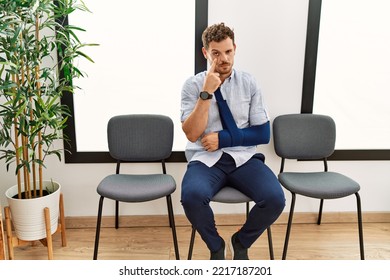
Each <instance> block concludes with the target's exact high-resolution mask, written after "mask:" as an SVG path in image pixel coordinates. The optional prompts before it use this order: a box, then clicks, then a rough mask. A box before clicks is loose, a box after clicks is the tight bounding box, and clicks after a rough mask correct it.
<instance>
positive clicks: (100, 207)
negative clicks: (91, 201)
mask: <svg viewBox="0 0 390 280" xmlns="http://www.w3.org/2000/svg"><path fill="white" fill-rule="evenodd" d="M103 200H104V197H103V196H101V197H100V200H99V209H98V216H97V223H96V235H95V248H94V251H93V259H94V260H97V255H98V250H99V238H100V226H101V223H102V210H103Z"/></svg>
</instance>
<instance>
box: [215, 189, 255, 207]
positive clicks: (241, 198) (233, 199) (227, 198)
mask: <svg viewBox="0 0 390 280" xmlns="http://www.w3.org/2000/svg"><path fill="white" fill-rule="evenodd" d="M211 201H214V202H222V203H242V202H249V201H252V199H250V198H249V197H247V196H246V195H245V194H243V193H242V192H240V191H238V190H236V189H234V188H232V187H223V188H222V189H221V190H220V191H219V192H218V193H217V194H216V195H214V197H213V198H212V199H211Z"/></svg>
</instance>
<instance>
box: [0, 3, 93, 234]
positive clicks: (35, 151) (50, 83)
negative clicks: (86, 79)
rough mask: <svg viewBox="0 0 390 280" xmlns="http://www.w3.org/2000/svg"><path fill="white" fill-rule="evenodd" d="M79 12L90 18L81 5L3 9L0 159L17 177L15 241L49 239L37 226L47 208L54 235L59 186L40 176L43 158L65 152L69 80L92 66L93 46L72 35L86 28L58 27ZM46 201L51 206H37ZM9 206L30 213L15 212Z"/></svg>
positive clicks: (11, 193)
mask: <svg viewBox="0 0 390 280" xmlns="http://www.w3.org/2000/svg"><path fill="white" fill-rule="evenodd" d="M77 10H82V11H88V10H87V8H86V6H85V5H84V3H83V2H82V1H81V0H57V1H53V0H2V1H1V2H0V79H1V80H0V160H2V161H5V165H6V168H7V170H8V171H9V170H10V169H11V167H12V170H13V172H14V173H15V178H16V184H15V186H13V187H11V188H10V189H8V190H7V191H6V195H7V199H8V203H9V207H10V210H11V216H12V223H13V225H14V228H15V232H16V235H17V237H18V238H19V239H20V240H29V241H31V240H40V239H42V238H45V237H46V236H47V233H46V231H45V228H43V229H41V228H40V229H38V228H37V226H36V225H35V220H37V222H38V223H42V222H43V223H44V222H45V221H44V215H43V209H44V208H45V207H48V208H49V209H50V217H51V220H52V226H51V234H52V233H54V232H55V231H56V230H57V222H58V209H59V206H58V202H59V193H60V189H61V187H60V184H59V183H57V182H54V181H52V180H50V179H49V178H46V177H45V175H44V169H45V168H46V166H45V160H46V159H47V157H48V156H50V155H55V156H57V157H58V159H59V160H61V153H62V148H57V147H56V145H55V144H56V142H57V141H58V140H62V139H65V138H66V136H65V135H63V133H62V130H63V128H64V127H65V123H66V119H67V117H68V108H67V107H66V106H65V105H63V104H61V102H60V101H61V97H62V95H63V94H64V93H65V92H71V93H72V92H73V90H74V88H75V86H74V85H73V84H72V80H73V78H75V77H80V76H83V73H82V71H81V70H80V69H78V68H77V67H76V66H75V64H74V61H75V59H78V58H79V57H84V58H87V59H88V60H91V59H90V58H89V57H88V56H87V55H85V54H84V53H83V52H82V48H83V47H85V46H88V45H90V44H84V43H82V42H80V41H79V39H78V37H77V35H76V33H77V32H78V31H83V29H81V28H79V27H76V26H71V25H62V24H61V22H60V21H61V20H62V19H64V18H66V17H67V16H68V15H69V14H71V13H73V12H75V11H77ZM57 53H58V54H59V55H58V59H57V58H56V54H57ZM91 61H92V60H91ZM61 70H62V71H61ZM60 71H61V72H62V73H64V75H59V72H60ZM51 196H53V197H54V202H44V203H43V204H42V205H41V204H40V203H39V202H40V201H43V200H44V199H46V198H49V197H51ZM14 203H17V204H30V206H31V207H33V209H24V210H18V209H16V208H13V207H14V206H13V204H14ZM15 207H16V206H15ZM34 210H36V211H37V212H38V214H39V217H37V218H31V217H29V218H28V221H27V222H18V221H16V220H17V219H18V218H17V214H18V213H20V214H21V216H26V215H27V214H29V213H33V212H34ZM56 217H57V218H56ZM38 220H39V221H38ZM24 229H26V230H27V232H26V233H23V232H22V230H24Z"/></svg>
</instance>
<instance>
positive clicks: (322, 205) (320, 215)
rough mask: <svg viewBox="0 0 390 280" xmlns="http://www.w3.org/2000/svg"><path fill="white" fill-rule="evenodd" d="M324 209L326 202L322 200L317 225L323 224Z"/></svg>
mask: <svg viewBox="0 0 390 280" xmlns="http://www.w3.org/2000/svg"><path fill="white" fill-rule="evenodd" d="M323 207H324V200H323V199H321V202H320V210H319V211H318V219H317V225H320V224H321V219H322V208H323Z"/></svg>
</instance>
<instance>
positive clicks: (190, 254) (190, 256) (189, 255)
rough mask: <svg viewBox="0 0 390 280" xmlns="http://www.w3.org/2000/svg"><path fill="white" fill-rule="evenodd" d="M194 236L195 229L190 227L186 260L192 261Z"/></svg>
mask: <svg viewBox="0 0 390 280" xmlns="http://www.w3.org/2000/svg"><path fill="white" fill-rule="evenodd" d="M195 235H196V229H195V228H194V227H192V232H191V240H190V247H189V249H188V257H187V259H188V260H191V259H192V251H193V250H194V243H195Z"/></svg>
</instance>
